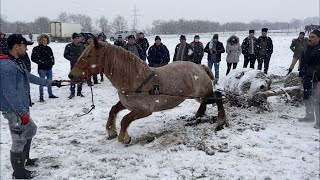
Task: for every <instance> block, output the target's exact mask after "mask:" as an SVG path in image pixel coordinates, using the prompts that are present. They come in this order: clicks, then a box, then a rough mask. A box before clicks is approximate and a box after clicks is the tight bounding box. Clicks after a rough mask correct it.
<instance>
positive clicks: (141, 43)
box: [137, 32, 149, 61]
mask: <svg viewBox="0 0 320 180" xmlns="http://www.w3.org/2000/svg"><path fill="white" fill-rule="evenodd" d="M137 44H138V45H139V46H140V47H141V48H142V50H143V53H144V59H143V61H146V58H147V56H146V54H147V50H148V48H149V42H148V40H147V39H146V38H145V37H144V34H143V32H140V33H139V37H138V39H137Z"/></svg>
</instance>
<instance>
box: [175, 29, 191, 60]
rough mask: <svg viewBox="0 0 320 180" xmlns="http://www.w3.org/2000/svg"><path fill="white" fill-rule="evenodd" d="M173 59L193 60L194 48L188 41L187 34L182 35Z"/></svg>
mask: <svg viewBox="0 0 320 180" xmlns="http://www.w3.org/2000/svg"><path fill="white" fill-rule="evenodd" d="M173 61H193V50H192V47H191V46H190V44H188V43H187V38H186V36H185V35H181V36H180V43H179V44H177V46H176V48H175V51H174V55H173Z"/></svg>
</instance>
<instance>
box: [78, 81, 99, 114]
mask: <svg viewBox="0 0 320 180" xmlns="http://www.w3.org/2000/svg"><path fill="white" fill-rule="evenodd" d="M90 90H91V102H92V104H91V109H90V110H89V111H88V112H86V113H84V114H81V115H77V117H81V116H85V115H87V114H89V113H90V112H91V111H92V110H93V109H95V108H96V106H95V105H94V101H93V91H92V86H90Z"/></svg>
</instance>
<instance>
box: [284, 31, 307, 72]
mask: <svg viewBox="0 0 320 180" xmlns="http://www.w3.org/2000/svg"><path fill="white" fill-rule="evenodd" d="M304 35H305V33H304V32H300V33H299V37H298V38H297V39H293V40H292V43H291V45H290V49H291V50H292V52H293V58H292V62H291V65H290V67H289V71H288V74H290V73H291V72H292V70H293V68H294V66H295V65H296V63H297V62H298V60H299V59H301V56H302V54H303V53H304V51H305V50H306V49H307V46H308V38H306V37H304Z"/></svg>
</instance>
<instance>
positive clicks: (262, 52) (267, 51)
mask: <svg viewBox="0 0 320 180" xmlns="http://www.w3.org/2000/svg"><path fill="white" fill-rule="evenodd" d="M267 33H268V29H267V28H262V34H261V36H260V37H259V38H258V39H257V41H256V45H255V54H256V56H257V59H258V69H259V70H261V69H262V64H264V70H263V72H264V73H265V74H268V69H269V62H270V58H271V55H272V53H273V43H272V39H271V38H270V37H268V36H267Z"/></svg>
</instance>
